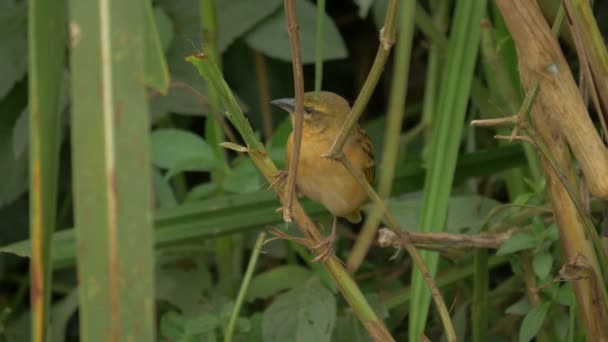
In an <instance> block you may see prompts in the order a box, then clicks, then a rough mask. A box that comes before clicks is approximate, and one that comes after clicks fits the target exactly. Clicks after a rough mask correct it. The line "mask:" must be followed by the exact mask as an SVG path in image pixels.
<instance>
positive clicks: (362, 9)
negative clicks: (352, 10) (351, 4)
mask: <svg viewBox="0 0 608 342" xmlns="http://www.w3.org/2000/svg"><path fill="white" fill-rule="evenodd" d="M355 3H356V4H357V6H359V16H360V17H361V18H365V17H367V14H368V13H369V9H370V8H371V7H372V5H373V4H374V0H355Z"/></svg>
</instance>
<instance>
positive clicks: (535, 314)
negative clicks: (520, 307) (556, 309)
mask: <svg viewBox="0 0 608 342" xmlns="http://www.w3.org/2000/svg"><path fill="white" fill-rule="evenodd" d="M550 306H551V302H544V303H542V304H541V305H539V306H537V307H535V308H533V309H532V310H530V312H528V314H527V315H526V317H524V319H523V321H522V322H521V326H520V328H519V342H529V341H531V340H532V339H533V338H534V336H536V334H537V333H538V331H539V330H540V328H541V327H542V325H543V322H544V320H545V316H546V315H547V311H549V307H550Z"/></svg>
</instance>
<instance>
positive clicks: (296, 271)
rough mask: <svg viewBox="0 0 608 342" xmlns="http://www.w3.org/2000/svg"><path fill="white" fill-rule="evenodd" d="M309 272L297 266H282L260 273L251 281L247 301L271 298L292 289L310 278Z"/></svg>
mask: <svg viewBox="0 0 608 342" xmlns="http://www.w3.org/2000/svg"><path fill="white" fill-rule="evenodd" d="M311 275H312V273H311V272H310V270H308V269H306V268H304V267H302V266H297V265H284V266H279V267H275V268H272V269H270V270H268V271H266V272H264V273H260V274H258V275H257V276H255V277H254V278H253V279H251V284H250V285H249V290H248V291H247V301H249V302H252V301H254V300H256V299H265V298H268V297H272V296H274V295H276V294H278V293H279V292H281V291H283V290H287V289H292V288H294V287H297V286H299V285H301V284H302V283H304V282H306V280H307V279H309V278H310V277H311Z"/></svg>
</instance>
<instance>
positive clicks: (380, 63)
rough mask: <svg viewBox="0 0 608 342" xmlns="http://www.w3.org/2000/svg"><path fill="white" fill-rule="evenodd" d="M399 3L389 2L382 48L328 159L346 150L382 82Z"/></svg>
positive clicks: (380, 47)
mask: <svg viewBox="0 0 608 342" xmlns="http://www.w3.org/2000/svg"><path fill="white" fill-rule="evenodd" d="M398 3H399V2H398V1H397V0H389V1H388V7H387V9H386V16H385V17H384V27H382V29H381V30H380V46H379V47H378V52H377V53H376V58H375V59H374V64H373V65H372V69H371V70H370V72H369V74H368V75H367V79H366V80H365V84H363V88H362V89H361V92H360V93H359V96H357V99H356V100H355V103H354V105H353V108H352V109H351V111H350V113H349V114H348V117H347V118H346V121H345V122H344V125H343V126H342V129H341V130H340V134H338V136H337V137H336V140H334V143H333V144H332V146H331V149H330V150H329V151H328V152H327V153H326V154H325V155H326V157H327V158H332V159H336V158H338V156H339V155H340V154H341V153H342V148H344V144H345V143H346V140H347V139H348V136H349V135H350V132H351V131H352V130H353V128H354V127H355V126H356V125H357V122H358V121H359V117H360V116H361V113H363V110H364V109H365V106H367V103H368V102H369V99H370V98H371V96H372V93H373V92H374V89H375V88H376V85H377V84H378V81H379V80H380V76H381V75H382V71H383V70H384V65H385V64H386V60H387V59H388V55H389V53H390V51H391V48H392V46H393V44H394V42H395V21H396V17H397V6H398Z"/></svg>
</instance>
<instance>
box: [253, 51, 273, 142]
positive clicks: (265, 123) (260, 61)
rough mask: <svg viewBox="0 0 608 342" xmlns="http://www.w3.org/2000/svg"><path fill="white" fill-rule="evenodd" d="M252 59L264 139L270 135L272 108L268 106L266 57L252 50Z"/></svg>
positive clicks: (268, 89) (268, 86) (268, 92)
mask: <svg viewBox="0 0 608 342" xmlns="http://www.w3.org/2000/svg"><path fill="white" fill-rule="evenodd" d="M253 61H254V63H255V79H256V81H257V83H258V84H257V88H258V102H259V104H260V111H261V112H262V131H263V132H264V139H266V141H268V140H270V137H272V109H271V108H270V85H269V84H268V76H267V75H266V59H265V57H264V55H263V54H261V53H260V52H259V51H257V50H253Z"/></svg>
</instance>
